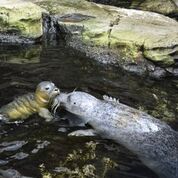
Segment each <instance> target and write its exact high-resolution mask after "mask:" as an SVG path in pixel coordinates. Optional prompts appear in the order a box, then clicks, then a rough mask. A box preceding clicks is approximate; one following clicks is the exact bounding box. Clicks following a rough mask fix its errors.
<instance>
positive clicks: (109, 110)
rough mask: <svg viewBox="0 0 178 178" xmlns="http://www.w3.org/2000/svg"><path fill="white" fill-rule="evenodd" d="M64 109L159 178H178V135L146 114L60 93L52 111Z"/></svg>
mask: <svg viewBox="0 0 178 178" xmlns="http://www.w3.org/2000/svg"><path fill="white" fill-rule="evenodd" d="M59 105H60V106H62V107H64V108H65V109H66V110H67V111H69V112H71V113H73V114H75V115H77V116H79V117H80V118H81V119H82V120H83V122H84V123H88V124H90V125H91V126H92V127H93V129H94V130H95V131H96V132H97V133H98V134H100V135H101V136H102V137H104V138H107V139H112V140H114V141H115V142H117V143H119V144H121V145H123V146H125V147H126V148H128V149H129V150H131V151H132V152H133V153H135V154H137V155H138V157H139V158H140V160H141V161H142V162H143V163H144V164H145V165H146V166H147V167H149V168H150V169H152V170H153V171H154V172H155V173H157V174H158V175H159V176H160V177H161V178H178V133H177V132H176V131H174V130H173V129H172V128H171V127H170V126H169V125H167V124H166V123H165V122H163V121H160V120H158V119H156V118H154V117H152V116H150V115H148V114H147V113H144V112H142V111H139V110H137V109H134V108H131V107H129V106H127V105H124V104H121V103H119V101H118V100H116V99H113V98H110V97H106V96H105V97H104V100H100V99H97V98H95V97H94V96H92V95H90V94H88V93H85V92H78V91H74V92H71V93H68V94H67V93H61V94H60V95H59V96H57V97H56V98H55V99H54V103H53V107H55V106H56V107H58V106H59Z"/></svg>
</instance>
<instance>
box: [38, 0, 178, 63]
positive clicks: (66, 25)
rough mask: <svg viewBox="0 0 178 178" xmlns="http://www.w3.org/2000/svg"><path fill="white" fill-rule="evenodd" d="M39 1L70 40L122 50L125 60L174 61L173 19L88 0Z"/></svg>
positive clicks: (177, 36)
mask: <svg viewBox="0 0 178 178" xmlns="http://www.w3.org/2000/svg"><path fill="white" fill-rule="evenodd" d="M36 4H37V5H39V6H40V7H42V8H44V9H46V10H47V11H49V12H50V13H51V14H52V15H54V17H55V18H56V19H57V21H58V25H59V28H60V30H61V32H63V33H64V34H65V35H69V36H70V38H69V39H73V38H72V37H75V39H76V38H78V39H80V40H79V41H81V42H82V43H83V44H85V45H86V46H87V45H88V46H92V47H96V48H103V47H104V48H108V49H109V50H110V51H113V52H114V53H117V54H118V56H119V54H120V53H123V54H124V55H125V56H127V57H126V58H125V59H127V61H126V62H134V61H135V62H136V61H137V59H138V58H140V59H143V58H144V57H145V58H147V59H149V60H151V61H153V62H154V63H158V64H159V65H162V66H170V65H173V64H174V63H175V59H174V54H175V53H176V52H177V48H175V46H177V45H178V33H177V29H178V22H177V21H175V20H173V19H170V18H168V17H165V16H163V15H160V14H157V13H152V12H146V11H140V10H133V9H124V8H118V7H113V6H107V5H101V4H96V3H92V2H88V1H85V0H76V1H72V0H62V1H58V0H41V1H39V2H37V3H36ZM80 16H81V18H80ZM84 16H86V18H83V17H84ZM77 42H78V41H77ZM77 42H76V43H77ZM73 46H75V45H73ZM76 46H77V45H76ZM141 55H142V57H140V56H141ZM128 59H129V60H128ZM118 62H120V59H119V58H118Z"/></svg>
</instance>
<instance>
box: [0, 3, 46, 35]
mask: <svg viewBox="0 0 178 178" xmlns="http://www.w3.org/2000/svg"><path fill="white" fill-rule="evenodd" d="M42 12H46V11H45V10H44V9H42V8H41V7H39V6H37V5H35V4H33V3H31V2H24V1H21V0H13V1H10V0H2V2H1V3H0V22H1V23H0V24H1V25H0V31H1V33H13V34H14V33H15V34H17V35H20V36H24V37H27V38H38V37H40V36H41V35H42V34H43V29H42Z"/></svg>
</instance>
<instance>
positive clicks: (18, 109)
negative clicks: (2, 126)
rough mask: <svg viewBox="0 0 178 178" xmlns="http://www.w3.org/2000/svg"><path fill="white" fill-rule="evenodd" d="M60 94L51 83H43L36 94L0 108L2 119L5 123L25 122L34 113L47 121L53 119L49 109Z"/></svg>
mask: <svg viewBox="0 0 178 178" xmlns="http://www.w3.org/2000/svg"><path fill="white" fill-rule="evenodd" d="M59 93H60V91H59V89H58V88H57V87H56V86H55V85H54V83H52V82H50V81H43V82H41V83H39V84H38V85H37V88H36V91H35V93H28V94H25V95H23V96H20V97H18V98H16V99H15V100H14V101H12V102H10V103H9V104H7V105H5V106H3V107H1V108H0V119H1V120H4V121H5V122H8V121H9V122H11V121H15V120H23V119H26V118H28V117H29V116H30V115H32V114H34V113H38V114H39V115H40V116H41V117H43V118H45V120H46V121H51V120H52V119H53V116H52V114H51V113H50V112H49V110H48V108H49V106H50V104H51V101H52V99H53V98H54V97H55V96H56V95H58V94H59Z"/></svg>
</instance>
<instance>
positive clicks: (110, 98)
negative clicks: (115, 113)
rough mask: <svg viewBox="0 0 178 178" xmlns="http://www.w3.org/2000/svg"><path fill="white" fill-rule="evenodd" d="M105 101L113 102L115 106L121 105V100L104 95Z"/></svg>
mask: <svg viewBox="0 0 178 178" xmlns="http://www.w3.org/2000/svg"><path fill="white" fill-rule="evenodd" d="M103 100H105V101H107V102H111V103H113V104H119V99H116V98H113V97H110V96H107V95H103Z"/></svg>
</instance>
